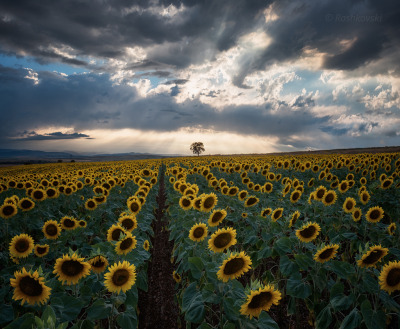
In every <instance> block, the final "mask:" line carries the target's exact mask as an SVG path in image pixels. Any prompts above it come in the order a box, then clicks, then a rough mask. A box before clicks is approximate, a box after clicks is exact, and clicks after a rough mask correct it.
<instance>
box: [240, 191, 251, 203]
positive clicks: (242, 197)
mask: <svg viewBox="0 0 400 329" xmlns="http://www.w3.org/2000/svg"><path fill="white" fill-rule="evenodd" d="M248 193H249V192H247V191H246V190H241V191H240V192H239V193H238V194H237V196H238V199H239V200H240V201H243V200H244V199H245V198H246V196H247V194H248Z"/></svg>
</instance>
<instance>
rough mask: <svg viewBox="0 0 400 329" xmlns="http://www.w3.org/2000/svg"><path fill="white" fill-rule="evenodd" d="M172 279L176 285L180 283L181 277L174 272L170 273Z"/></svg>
mask: <svg viewBox="0 0 400 329" xmlns="http://www.w3.org/2000/svg"><path fill="white" fill-rule="evenodd" d="M172 277H173V278H174V280H175V282H176V283H179V282H181V281H182V277H181V276H180V275H179V273H178V272H176V271H174V272H173V273H172Z"/></svg>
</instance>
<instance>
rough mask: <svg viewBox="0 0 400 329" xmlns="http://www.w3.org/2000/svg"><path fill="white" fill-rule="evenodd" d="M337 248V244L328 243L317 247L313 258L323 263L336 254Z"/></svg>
mask: <svg viewBox="0 0 400 329" xmlns="http://www.w3.org/2000/svg"><path fill="white" fill-rule="evenodd" d="M338 249H339V245H338V244H330V245H327V246H325V247H323V248H321V249H319V250H318V251H317V252H316V253H315V255H314V260H315V261H316V262H318V263H325V262H327V261H328V260H331V259H332V258H334V257H335V256H336V253H337V250H338Z"/></svg>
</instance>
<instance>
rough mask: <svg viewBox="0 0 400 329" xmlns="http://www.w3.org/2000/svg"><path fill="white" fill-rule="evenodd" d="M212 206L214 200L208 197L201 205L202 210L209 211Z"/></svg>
mask: <svg viewBox="0 0 400 329" xmlns="http://www.w3.org/2000/svg"><path fill="white" fill-rule="evenodd" d="M213 205H214V198H212V197H209V198H207V199H205V200H204V204H203V206H204V208H206V209H210V208H212V207H213Z"/></svg>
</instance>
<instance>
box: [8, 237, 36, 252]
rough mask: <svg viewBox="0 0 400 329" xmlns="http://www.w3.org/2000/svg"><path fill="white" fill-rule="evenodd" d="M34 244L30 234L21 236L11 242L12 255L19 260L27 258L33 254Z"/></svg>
mask: <svg viewBox="0 0 400 329" xmlns="http://www.w3.org/2000/svg"><path fill="white" fill-rule="evenodd" d="M33 248H34V242H33V239H32V237H31V236H29V235H28V234H24V233H22V234H19V235H16V236H14V237H13V238H12V240H11V242H10V247H9V251H10V254H11V255H12V256H14V257H17V258H25V257H28V255H29V254H30V253H31V252H32V250H33Z"/></svg>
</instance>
